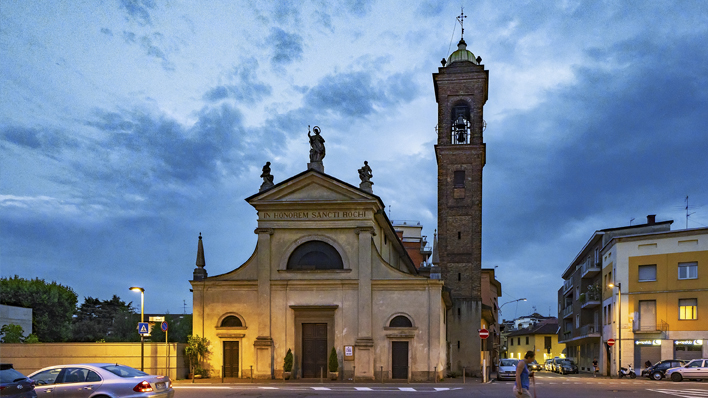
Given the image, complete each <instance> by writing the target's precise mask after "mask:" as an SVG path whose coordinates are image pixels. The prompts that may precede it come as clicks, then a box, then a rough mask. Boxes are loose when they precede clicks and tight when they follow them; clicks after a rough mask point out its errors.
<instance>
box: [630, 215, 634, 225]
mask: <svg viewBox="0 0 708 398" xmlns="http://www.w3.org/2000/svg"><path fill="white" fill-rule="evenodd" d="M632 221H634V217H632V218H630V219H629V226H630V227H631V226H632Z"/></svg>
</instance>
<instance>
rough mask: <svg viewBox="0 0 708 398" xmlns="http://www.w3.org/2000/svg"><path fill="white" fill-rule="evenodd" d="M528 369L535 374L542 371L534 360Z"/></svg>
mask: <svg viewBox="0 0 708 398" xmlns="http://www.w3.org/2000/svg"><path fill="white" fill-rule="evenodd" d="M528 368H529V371H532V372H535V371H538V370H543V366H541V364H540V363H538V362H536V360H534V361H533V362H531V363H530V364H529V365H528Z"/></svg>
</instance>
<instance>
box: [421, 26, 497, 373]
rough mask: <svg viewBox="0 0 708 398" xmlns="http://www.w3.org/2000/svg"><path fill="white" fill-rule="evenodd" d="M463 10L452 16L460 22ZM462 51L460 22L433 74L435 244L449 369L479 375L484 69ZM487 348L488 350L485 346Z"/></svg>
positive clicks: (485, 98) (465, 44)
mask: <svg viewBox="0 0 708 398" xmlns="http://www.w3.org/2000/svg"><path fill="white" fill-rule="evenodd" d="M464 18H465V15H464V13H462V14H461V15H460V16H459V17H457V19H458V21H459V22H460V24H462V22H463V19H464ZM481 61H482V58H481V57H477V58H475V56H474V54H472V52H471V51H469V50H467V43H465V40H464V26H463V29H462V36H461V38H460V42H459V43H458V45H457V50H456V51H455V52H453V53H452V54H451V55H450V56H449V57H448V58H447V59H443V60H442V62H441V63H442V67H440V68H438V72H437V73H433V84H434V86H435V100H436V102H437V103H438V127H437V133H438V143H437V145H435V155H436V159H437V163H438V230H439V234H438V247H439V256H440V270H441V278H442V279H443V281H444V282H445V286H446V287H447V288H449V289H450V290H451V296H452V301H453V306H452V308H451V309H449V310H448V313H447V344H448V369H449V371H453V372H462V368H463V367H464V368H465V369H466V373H468V374H469V375H480V374H481V353H482V344H481V341H480V338H479V337H478V331H479V329H480V328H481V317H482V293H481V272H482V271H481V268H482V168H483V167H484V164H485V152H486V149H485V144H484V141H483V137H482V133H483V131H484V127H485V122H484V120H483V118H482V116H483V107H484V104H485V103H486V102H487V95H488V82H489V71H488V70H485V69H484V65H482V64H481ZM488 349H492V347H489V348H488Z"/></svg>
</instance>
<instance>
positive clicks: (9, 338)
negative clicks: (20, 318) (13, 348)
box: [0, 323, 25, 344]
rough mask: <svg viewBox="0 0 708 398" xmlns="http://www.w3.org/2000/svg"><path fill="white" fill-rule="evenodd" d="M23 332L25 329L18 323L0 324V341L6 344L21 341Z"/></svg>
mask: <svg viewBox="0 0 708 398" xmlns="http://www.w3.org/2000/svg"><path fill="white" fill-rule="evenodd" d="M24 333H25V331H24V330H23V329H22V326H20V325H15V324H14V323H11V324H9V325H2V328H0V334H2V339H1V340H0V342H3V343H7V344H15V343H21V342H22V340H23V335H24Z"/></svg>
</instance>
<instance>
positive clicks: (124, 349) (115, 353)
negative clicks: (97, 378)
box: [0, 343, 189, 380]
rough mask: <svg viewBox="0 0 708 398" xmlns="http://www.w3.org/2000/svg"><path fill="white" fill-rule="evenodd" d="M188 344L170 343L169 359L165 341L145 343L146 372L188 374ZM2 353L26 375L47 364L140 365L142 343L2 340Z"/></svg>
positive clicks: (173, 374) (178, 375)
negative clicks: (185, 359) (105, 363)
mask: <svg viewBox="0 0 708 398" xmlns="http://www.w3.org/2000/svg"><path fill="white" fill-rule="evenodd" d="M184 347H186V344H183V343H169V344H167V348H168V354H169V356H168V358H167V361H166V358H165V343H145V372H147V373H149V374H157V375H164V374H168V376H169V377H170V378H172V380H176V379H184V378H186V377H187V373H188V371H189V369H188V368H187V366H186V365H185V362H184ZM0 357H1V359H0V360H1V361H2V363H11V364H12V365H13V367H14V368H15V369H17V370H18V371H19V372H20V373H22V374H24V375H25V376H26V375H29V374H30V373H32V372H34V371H36V370H39V369H42V368H45V367H47V366H54V365H66V364H72V363H96V362H115V363H119V364H121V365H128V366H131V367H133V368H136V369H140V343H37V344H0ZM166 363H167V365H168V366H169V371H166V366H165V364H166Z"/></svg>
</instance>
